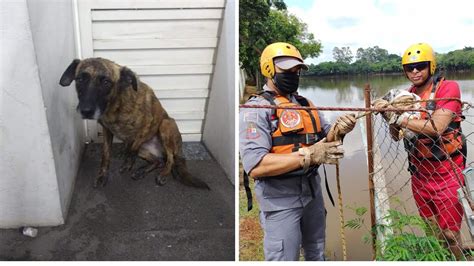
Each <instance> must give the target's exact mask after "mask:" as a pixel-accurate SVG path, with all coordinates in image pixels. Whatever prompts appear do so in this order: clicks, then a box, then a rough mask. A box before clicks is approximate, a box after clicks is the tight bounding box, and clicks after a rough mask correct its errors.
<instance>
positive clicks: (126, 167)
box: [119, 162, 133, 173]
mask: <svg viewBox="0 0 474 266" xmlns="http://www.w3.org/2000/svg"><path fill="white" fill-rule="evenodd" d="M132 168H133V164H132V163H131V162H124V163H123V164H122V166H120V169H119V173H124V172H130V171H131V170H132Z"/></svg>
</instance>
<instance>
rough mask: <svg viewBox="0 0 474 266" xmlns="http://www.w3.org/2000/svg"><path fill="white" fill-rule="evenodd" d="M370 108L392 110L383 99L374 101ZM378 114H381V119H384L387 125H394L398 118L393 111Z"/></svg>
mask: <svg viewBox="0 0 474 266" xmlns="http://www.w3.org/2000/svg"><path fill="white" fill-rule="evenodd" d="M372 106H373V107H374V108H392V107H393V106H391V104H390V103H389V102H388V101H387V100H385V99H383V98H380V99H377V100H375V101H374V102H373V103H372ZM380 113H381V114H382V117H383V118H384V119H385V121H387V123H389V124H396V122H397V121H398V119H399V117H400V115H399V114H397V113H396V112H393V111H385V112H380Z"/></svg>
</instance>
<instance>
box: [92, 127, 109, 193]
mask: <svg viewBox="0 0 474 266" xmlns="http://www.w3.org/2000/svg"><path fill="white" fill-rule="evenodd" d="M103 129H104V145H103V150H102V162H101V164H100V170H99V175H98V176H97V178H96V179H95V183H94V187H97V186H99V185H100V186H105V185H106V184H107V179H108V171H109V166H110V153H111V151H112V140H113V139H114V135H113V134H112V132H111V131H110V130H108V129H107V128H106V127H103Z"/></svg>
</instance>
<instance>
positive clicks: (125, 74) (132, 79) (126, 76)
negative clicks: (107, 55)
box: [118, 67, 138, 90]
mask: <svg viewBox="0 0 474 266" xmlns="http://www.w3.org/2000/svg"><path fill="white" fill-rule="evenodd" d="M130 85H132V88H133V89H134V90H137V89H138V85H137V76H136V75H135V73H133V71H132V70H130V69H129V68H128V67H122V68H121V69H120V80H119V83H118V86H119V89H126V88H128V86H130Z"/></svg>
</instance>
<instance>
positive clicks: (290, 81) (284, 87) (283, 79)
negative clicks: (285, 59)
mask: <svg viewBox="0 0 474 266" xmlns="http://www.w3.org/2000/svg"><path fill="white" fill-rule="evenodd" d="M273 82H274V83H275V85H276V86H277V88H278V90H280V91H281V92H283V93H285V94H290V93H293V92H295V91H296V90H297V89H298V85H299V82H300V75H299V74H298V73H297V72H284V73H275V76H274V77H273Z"/></svg>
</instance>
